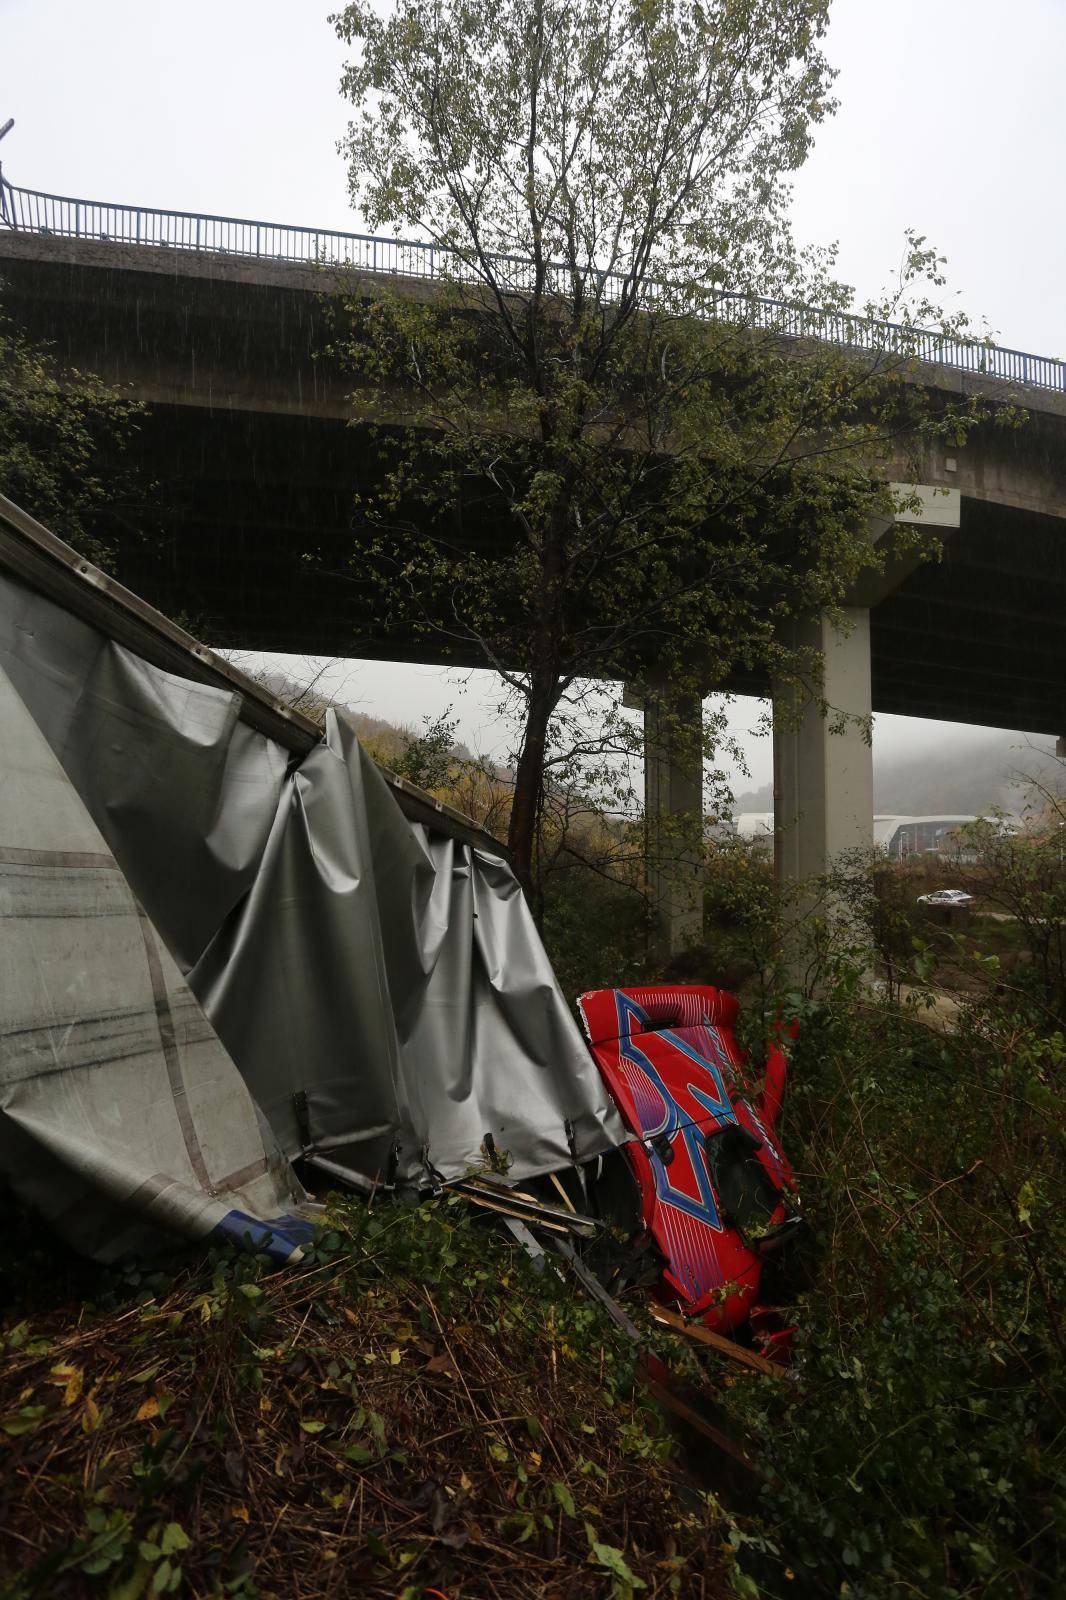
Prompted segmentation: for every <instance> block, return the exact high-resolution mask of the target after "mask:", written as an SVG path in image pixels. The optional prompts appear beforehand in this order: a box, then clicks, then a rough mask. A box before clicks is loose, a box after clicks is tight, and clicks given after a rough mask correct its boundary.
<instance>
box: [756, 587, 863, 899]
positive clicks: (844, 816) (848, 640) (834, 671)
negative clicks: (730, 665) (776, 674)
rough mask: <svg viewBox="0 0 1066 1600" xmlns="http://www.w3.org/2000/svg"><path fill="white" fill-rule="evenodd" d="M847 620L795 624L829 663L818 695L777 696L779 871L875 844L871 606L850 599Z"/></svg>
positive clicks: (821, 864)
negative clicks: (824, 707)
mask: <svg viewBox="0 0 1066 1600" xmlns="http://www.w3.org/2000/svg"><path fill="white" fill-rule="evenodd" d="M844 617H845V626H844V627H837V626H836V625H835V624H834V623H833V622H831V621H830V620H829V619H828V618H827V617H825V616H820V617H816V618H813V619H811V620H810V621H807V622H802V623H798V624H796V625H795V633H794V639H795V642H796V644H797V645H799V646H801V647H802V646H806V647H807V648H810V649H813V650H815V651H817V652H818V654H819V655H820V656H821V658H822V661H823V663H824V666H823V672H824V677H823V686H822V696H823V697H824V699H825V701H826V704H827V707H828V710H827V714H826V715H825V716H823V715H822V710H821V707H820V706H819V704H818V701H817V699H816V698H814V697H813V696H810V695H804V694H803V693H802V692H800V691H796V690H792V689H788V690H782V691H779V692H778V693H776V694H775V696H774V859H775V862H776V866H777V873H778V877H779V878H781V879H793V880H795V879H803V878H809V877H813V876H816V875H817V874H820V873H823V872H825V871H826V870H827V868H828V867H829V866H830V865H831V864H832V861H833V859H834V857H837V856H839V855H840V854H841V853H842V852H845V851H848V850H857V849H865V850H869V849H871V848H872V847H873V810H874V805H873V751H872V749H871V747H870V744H869V742H868V740H869V717H870V714H871V710H872V702H871V694H870V613H869V611H868V610H867V609H866V608H865V607H860V606H850V607H848V608H847V609H846V611H845V612H844Z"/></svg>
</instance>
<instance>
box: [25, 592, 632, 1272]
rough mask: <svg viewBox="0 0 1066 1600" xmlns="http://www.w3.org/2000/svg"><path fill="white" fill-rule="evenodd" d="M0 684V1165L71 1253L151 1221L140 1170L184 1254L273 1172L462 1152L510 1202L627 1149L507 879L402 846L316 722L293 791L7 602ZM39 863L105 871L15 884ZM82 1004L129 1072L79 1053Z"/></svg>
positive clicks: (30, 599) (369, 782) (417, 835)
mask: <svg viewBox="0 0 1066 1600" xmlns="http://www.w3.org/2000/svg"><path fill="white" fill-rule="evenodd" d="M0 669H2V671H3V674H4V679H3V683H2V689H3V695H4V698H3V702H2V709H0V719H2V720H0V727H2V730H3V737H4V751H5V759H4V771H3V777H2V779H0V785H2V786H0V929H2V933H0V938H2V943H0V985H2V991H0V1112H2V1113H3V1115H2V1116H0V1161H2V1162H3V1164H4V1165H5V1166H7V1167H8V1168H9V1169H10V1170H11V1171H12V1172H13V1173H14V1177H15V1181H16V1186H17V1187H19V1188H20V1189H22V1190H23V1192H27V1193H29V1192H31V1191H32V1198H33V1199H34V1200H35V1201H36V1203H38V1204H39V1205H41V1206H42V1208H43V1209H44V1210H45V1211H47V1212H48V1213H49V1214H50V1215H51V1216H52V1217H53V1218H55V1219H57V1220H60V1221H61V1222H64V1223H65V1225H66V1226H67V1231H68V1232H69V1233H70V1234H71V1236H72V1237H74V1238H75V1242H76V1243H78V1244H79V1245H81V1246H82V1247H83V1248H88V1249H92V1250H93V1251H94V1252H95V1253H97V1254H104V1253H111V1254H115V1253H118V1249H120V1248H122V1247H125V1245H126V1243H127V1235H128V1237H129V1239H130V1240H133V1239H134V1236H135V1234H136V1227H135V1225H134V1223H133V1221H132V1218H131V1217H130V1216H127V1217H126V1219H125V1220H124V1221H121V1222H120V1221H119V1220H117V1219H116V1218H115V1217H114V1216H112V1215H111V1214H110V1213H109V1212H107V1205H108V1204H110V1205H111V1207H112V1209H114V1202H116V1201H118V1202H119V1203H120V1205H122V1206H125V1207H127V1208H134V1209H136V1208H139V1209H140V1211H141V1212H142V1214H143V1215H144V1216H145V1217H148V1218H153V1217H154V1218H160V1217H162V1216H163V1210H162V1209H161V1208H162V1206H163V1204H164V1200H162V1199H160V1198H159V1195H160V1193H161V1192H162V1191H160V1190H159V1183H158V1181H157V1180H158V1176H159V1174H160V1173H164V1174H169V1177H168V1180H167V1181H168V1183H169V1182H171V1181H173V1183H174V1184H175V1185H177V1186H180V1187H181V1194H182V1199H181V1202H180V1204H179V1203H178V1202H177V1201H172V1203H171V1206H170V1211H169V1212H168V1213H167V1217H168V1219H169V1220H170V1221H171V1222H173V1223H174V1224H175V1225H177V1226H180V1227H182V1228H184V1229H185V1231H192V1232H197V1231H199V1232H204V1231H207V1230H208V1229H209V1228H210V1227H213V1226H217V1224H218V1222H219V1221H220V1215H219V1214H220V1213H225V1212H227V1211H229V1210H233V1211H235V1212H237V1213H247V1214H248V1215H249V1216H255V1217H259V1218H262V1219H270V1218H274V1217H276V1216H278V1215H279V1213H285V1212H287V1211H288V1210H289V1209H290V1208H291V1207H292V1206H293V1204H294V1203H295V1202H296V1200H298V1198H299V1196H298V1193H297V1188H296V1186H295V1185H294V1183H293V1180H292V1178H291V1173H289V1171H288V1167H287V1162H285V1161H284V1159H280V1160H279V1158H278V1155H277V1149H278V1147H280V1150H281V1152H283V1153H284V1156H294V1155H296V1154H298V1153H300V1152H301V1151H302V1150H305V1149H306V1148H308V1147H309V1146H313V1147H314V1148H315V1149H316V1150H318V1151H321V1152H323V1153H324V1154H328V1156H329V1157H330V1159H331V1160H333V1161H335V1162H337V1163H339V1164H340V1165H343V1166H345V1167H347V1168H350V1169H351V1170H352V1171H354V1172H355V1173H357V1174H361V1175H363V1176H365V1177H368V1178H373V1177H374V1176H375V1175H378V1174H380V1175H384V1174H385V1173H387V1172H390V1171H392V1170H395V1172H396V1175H397V1177H398V1178H399V1179H400V1180H401V1181H403V1180H407V1181H415V1182H417V1181H419V1180H420V1179H421V1177H422V1176H423V1174H425V1173H434V1172H435V1173H439V1174H441V1175H443V1176H444V1177H446V1178H447V1177H455V1176H458V1175H459V1174H461V1173H462V1172H463V1171H465V1170H466V1169H468V1168H469V1167H471V1166H476V1165H478V1164H480V1163H481V1162H482V1161H483V1159H484V1153H483V1147H484V1142H485V1136H486V1134H488V1135H491V1138H492V1141H493V1144H494V1146H495V1149H496V1150H497V1151H499V1152H506V1153H507V1155H508V1156H509V1157H510V1160H511V1168H510V1171H511V1175H512V1176H513V1177H515V1178H521V1177H523V1176H529V1175H531V1174H533V1173H537V1172H543V1171H547V1170H550V1169H552V1168H554V1167H559V1166H562V1165H564V1164H565V1163H566V1162H567V1161H569V1160H570V1159H571V1157H572V1152H573V1151H574V1150H575V1149H576V1150H577V1152H578V1153H579V1154H580V1155H581V1156H586V1155H592V1154H595V1153H596V1152H598V1151H600V1150H603V1149H606V1148H608V1147H609V1146H610V1145H611V1144H613V1143H617V1142H620V1141H621V1140H622V1139H623V1138H624V1137H625V1135H624V1132H623V1130H622V1127H621V1124H620V1122H619V1120H618V1117H617V1114H616V1112H615V1111H614V1109H613V1106H612V1105H611V1103H610V1101H609V1099H608V1097H607V1095H606V1093H605V1091H604V1088H603V1085H602V1082H601V1080H600V1077H599V1074H598V1072H597V1070H596V1068H595V1066H594V1064H593V1062H592V1060H591V1058H590V1056H589V1054H588V1052H587V1050H586V1048H585V1046H584V1043H583V1041H582V1039H581V1036H580V1034H579V1033H578V1030H577V1027H576V1025H575V1023H574V1021H573V1019H572V1018H571V1016H570V1014H569V1011H568V1009H567V1007H566V1003H565V1001H564V999H563V997H562V995H561V994H560V992H559V989H558V986H557V984H556V982H555V979H554V976H553V974H552V971H551V967H550V966H549V964H548V961H547V957H546V956H545V953H544V949H543V946H542V945H541V943H540V939H539V937H538V935H537V933H536V930H535V928H534V926H533V923H532V921H531V918H530V916H529V912H528V908H527V907H526V904H525V901H524V899H523V897H522V895H521V893H520V891H519V889H518V886H517V884H516V882H515V879H514V877H513V875H512V873H511V871H510V869H509V868H508V867H507V865H506V863H505V862H504V861H503V860H502V859H500V858H499V857H496V856H493V855H491V854H488V853H486V852H482V851H479V850H476V849H473V848H472V847H471V846H470V845H467V844H462V843H459V842H457V841H456V840H454V839H452V838H449V837H445V836H444V835H443V834H436V833H430V832H427V830H426V829H425V828H423V827H421V826H420V825H417V824H414V823H411V822H409V821H408V820H407V819H406V818H405V817H404V816H403V814H402V812H401V811H400V809H399V807H398V805H397V803H396V801H395V799H394V797H393V794H392V791H391V790H390V788H389V785H388V784H387V782H386V781H385V780H384V778H383V777H382V775H381V773H380V772H379V771H378V769H377V767H376V766H375V765H374V763H373V762H372V761H371V760H370V759H369V758H368V757H367V756H366V755H365V753H364V752H363V751H362V749H361V748H360V746H359V743H358V741H357V739H356V737H355V735H354V733H353V732H352V731H351V729H350V727H349V726H348V725H347V724H346V723H345V722H344V721H343V719H342V718H341V717H338V716H336V715H334V714H333V713H330V715H329V717H328V720H327V728H326V735H325V738H324V740H323V742H322V743H321V744H320V745H318V746H317V747H316V748H315V749H313V750H312V751H311V752H310V754H308V755H307V756H305V757H304V758H303V759H302V761H301V762H300V763H299V765H298V766H295V770H292V768H293V765H294V762H293V758H291V757H290V754H289V752H288V751H286V750H284V749H283V748H282V747H281V746H280V745H277V744H275V743H273V742H272V741H271V740H269V739H268V738H266V737H265V736H264V735H262V734H260V733H258V732H256V731H254V730H253V729H251V728H250V727H248V726H247V725H246V724H245V723H243V722H241V721H239V720H238V712H239V705H240V702H239V697H238V696H237V695H236V694H231V693H228V692H226V691H224V690H221V689H216V688H212V687H209V686H205V685H202V684H199V683H195V682H192V681H190V680H186V679H183V678H178V677H175V676H174V675H173V674H170V673H167V672H164V671H162V670H161V669H159V668H157V667H154V666H152V665H150V664H149V663H147V662H145V661H144V660H142V659H141V658H139V657H137V656H135V655H132V654H131V653H130V652H129V651H127V650H125V649H123V648H122V647H121V646H119V645H117V644H115V643H114V642H113V641H112V640H109V639H107V638H105V637H104V636H103V635H102V634H100V633H98V632H96V631H95V630H94V629H92V628H90V627H88V626H87V625H86V624H84V623H82V622H81V621H79V620H78V619H77V618H75V617H73V616H72V615H71V614H70V613H68V612H66V611H64V610H63V609H62V608H60V607H59V606H57V605H55V604H53V603H52V602H50V601H48V600H46V599H44V598H42V597H41V596H39V595H37V594H35V593H34V592H32V591H30V590H29V589H27V588H24V587H23V586H22V585H20V584H18V583H16V582H15V581H14V580H11V579H8V578H6V577H0ZM16 733H17V737H16ZM22 773H24V775H23V776H20V775H19V774H22ZM66 780H69V782H68V781H66ZM97 830H98V831H97ZM101 835H102V838H101V837H100V836H101ZM5 847H6V848H5ZM56 850H58V851H60V852H66V853H68V854H70V853H73V856H80V855H85V856H90V855H91V856H97V857H103V858H106V860H107V861H108V863H109V865H108V866H107V867H104V866H102V865H101V866H99V867H98V868H97V869H95V870H94V869H92V868H82V867H76V866H74V865H71V864H68V865H66V866H63V865H62V863H61V862H58V863H53V864H52V865H40V864H38V865H36V866H33V865H32V864H29V863H28V858H27V853H29V855H33V853H34V852H47V851H56ZM112 857H113V859H114V862H115V863H117V867H118V868H120V869H121V871H120V872H118V871H115V870H114V868H113V866H111V865H110V862H111V858H112ZM108 896H110V899H109V898H108ZM50 897H52V898H51V899H50ZM53 903H54V904H55V905H60V904H61V909H59V910H57V911H56V913H55V916H52V915H51V908H52V906H53ZM65 920H66V921H69V922H70V923H71V926H70V927H66V926H65V925H64V923H65ZM153 929H154V930H155V932H156V933H157V934H158V939H154V938H153V937H152V930H153ZM134 933H136V937H137V940H138V941H140V945H139V949H140V954H139V956H137V955H136V945H135V943H134V941H133V934H134ZM71 940H73V943H71ZM149 941H151V944H152V948H154V949H155V950H156V951H157V960H156V963H155V965H156V966H158V967H159V968H161V970H162V972H163V975H164V976H163V979H162V980H161V979H160V978H159V975H158V973H157V972H156V971H155V967H154V966H153V965H152V963H151V961H147V962H146V955H145V951H146V948H147V945H148V942H149ZM168 952H169V953H168ZM171 958H173V959H171ZM149 968H151V969H152V970H151V971H149ZM179 969H180V970H179ZM30 974H32V978H33V981H32V983H31V982H30V981H29V975H30ZM146 974H147V977H146ZM181 974H184V976H185V979H186V984H187V987H186V984H183V983H182V981H181ZM160 981H162V982H163V983H164V986H165V988H166V990H167V993H168V994H169V995H170V996H171V999H170V1002H169V1004H166V1003H164V1004H162V1005H161V1003H160V999H159V996H158V993H155V991H154V990H153V988H152V985H153V984H154V985H155V987H156V990H157V989H158V985H159V982H160ZM146 983H147V984H148V987H147V988H145V987H144V986H145V984H146ZM138 985H140V986H141V987H140V988H139V989H138ZM119 990H121V993H119V992H118V991H119ZM142 991H143V992H142ZM105 996H106V997H107V1000H108V1006H109V1007H110V1011H109V1014H111V1013H112V1012H113V1013H115V1014H118V1013H121V1015H122V1017H123V1018H124V1019H126V1022H124V1024H123V1025H124V1026H125V1025H127V1022H128V1025H129V1026H130V1028H131V1029H132V1030H133V1031H134V1033H136V1035H137V1037H136V1039H134V1040H133V1041H132V1042H131V1045H130V1048H129V1049H128V1050H127V1049H126V1048H125V1047H124V1046H123V1045H122V1043H121V1041H116V1040H114V1039H110V1038H104V1037H100V1038H97V1037H96V1036H95V1035H93V1034H92V1032H91V1030H92V1027H93V1026H94V1024H93V1022H92V1019H93V1018H94V1017H99V1016H101V1015H102V1014H103V1010H104V1007H103V1000H102V997H105ZM197 1002H199V1004H197ZM201 1008H202V1009H201ZM157 1012H158V1013H159V1015H158V1016H157ZM142 1013H143V1015H142ZM138 1018H140V1022H141V1026H138V1021H137V1019H138ZM168 1018H169V1019H170V1020H169V1021H167V1020H166V1019H168ZM149 1021H151V1022H152V1023H153V1025H154V1028H155V1032H154V1037H153V1038H149V1037H148V1036H147V1035H148V1034H149V1033H151V1029H150V1028H148V1026H147V1024H148V1022H149ZM87 1029H88V1030H89V1031H88V1032H87V1031H86V1030H87ZM168 1033H169V1035H170V1039H169V1042H168V1039H167V1035H168ZM142 1034H143V1035H144V1037H142ZM219 1041H221V1043H220V1042H219ZM176 1052H177V1053H178V1056H179V1057H181V1056H183V1057H184V1059H178V1060H177V1062H175V1053H176ZM234 1063H235V1066H236V1069H237V1070H236V1071H235V1070H234V1066H233V1064H234ZM158 1072H162V1073H163V1078H164V1080H165V1081H166V1082H167V1083H169V1085H170V1087H171V1089H173V1090H174V1092H173V1093H170V1092H169V1091H168V1092H167V1093H166V1094H164V1093H161V1092H160V1091H159V1090H158V1086H156V1084H155V1078H154V1077H153V1074H154V1073H158ZM168 1074H169V1077H168ZM241 1079H243V1085H242V1084H241V1082H240V1080H241ZM175 1082H177V1083H178V1085H179V1087H178V1088H177V1089H174V1084H175ZM194 1083H195V1084H196V1085H197V1086H198V1087H197V1088H196V1089H195V1092H194V1089H193V1087H191V1085H192V1084H194ZM245 1085H246V1086H247V1087H246V1089H245V1087H244V1086H245ZM249 1093H250V1096H251V1099H249ZM253 1102H254V1104H253ZM27 1108H30V1109H29V1110H27ZM190 1108H191V1109H190ZM256 1108H258V1109H259V1111H260V1112H261V1114H262V1116H261V1117H258V1118H257V1115H256ZM190 1117H191V1119H192V1124H193V1133H194V1134H195V1138H193V1140H192V1142H191V1148H190V1138H189V1123H190ZM264 1118H265V1124H266V1126H264V1123H263V1119H264ZM31 1124H32V1127H31ZM175 1128H176V1129H177V1130H178V1133H179V1134H180V1135H181V1149H182V1150H184V1152H185V1160H184V1164H183V1163H182V1160H181V1158H180V1151H178V1152H177V1153H175V1149H176V1147H175V1148H172V1147H173V1146H174V1139H175V1138H176V1137H177V1135H175V1134H174V1132H173V1130H174V1129H175ZM27 1139H29V1140H34V1139H36V1140H37V1141H38V1143H39V1145H40V1147H41V1148H42V1149H43V1148H46V1149H47V1150H48V1153H49V1160H50V1163H51V1164H50V1165H49V1167H48V1168H47V1169H45V1167H43V1166H42V1167H41V1168H40V1169H39V1170H38V1171H37V1174H36V1176H34V1167H33V1157H32V1154H31V1153H30V1149H29V1146H27V1144H26V1140H27ZM168 1141H169V1142H168ZM275 1141H276V1143H275ZM208 1145H210V1146H211V1147H212V1149H214V1147H215V1145H217V1147H218V1149H217V1155H218V1159H217V1160H215V1159H214V1158H213V1157H212V1160H211V1161H207V1165H206V1174H205V1171H204V1170H203V1169H204V1160H205V1159H206V1158H205V1157H204V1156H203V1151H204V1149H205V1147H206V1146H208ZM164 1147H165V1149H166V1160H165V1161H164V1160H163V1155H162V1152H163V1149H164ZM238 1148H239V1149H240V1152H241V1155H240V1159H237V1158H236V1157H235V1156H234V1157H233V1159H232V1160H231V1151H234V1152H235V1151H236V1150H237V1149H238ZM195 1150H200V1152H201V1157H200V1160H199V1162H198V1160H197V1158H196V1157H195V1156H194V1155H193V1151H195ZM251 1167H256V1168H257V1171H258V1173H259V1174H260V1176H258V1177H257V1178H255V1179H254V1184H253V1187H254V1185H258V1186H259V1187H258V1188H255V1190H254V1192H253V1190H252V1189H249V1188H248V1186H247V1182H246V1179H245V1177H244V1176H242V1169H244V1168H251ZM148 1169H151V1170H148ZM179 1169H180V1171H179ZM248 1181H251V1180H248ZM242 1184H243V1185H244V1186H243V1187H242ZM153 1185H154V1186H155V1187H153ZM146 1186H147V1187H146ZM165 1187H166V1186H165V1185H164V1189H165ZM87 1191H92V1192H93V1193H94V1194H95V1195H96V1196H97V1197H98V1198H99V1207H98V1215H97V1218H96V1220H95V1222H93V1223H89V1222H88V1221H85V1220H82V1221H80V1222H79V1223H78V1224H77V1225H76V1226H75V1225H73V1224H72V1223H71V1220H70V1218H71V1214H72V1210H74V1211H77V1210H78V1208H79V1204H80V1201H79V1197H82V1198H84V1194H85V1193H86V1192H87ZM186 1191H187V1193H186ZM174 1192H177V1191H176V1190H175V1191H174ZM164 1198H165V1196H164ZM197 1206H200V1208H201V1210H200V1212H199V1213H197V1212H196V1207H197ZM212 1207H214V1210H213V1211H212V1209H211V1208H212ZM105 1213H106V1215H105ZM197 1217H199V1220H197ZM94 1228H95V1229H96V1230H97V1231H96V1232H95V1233H93V1229H94ZM123 1230H124V1231H123ZM90 1235H91V1237H90ZM75 1236H76V1237H75ZM111 1238H113V1239H115V1240H118V1244H116V1245H112V1244H111V1243H109V1242H108V1240H109V1239H111Z"/></svg>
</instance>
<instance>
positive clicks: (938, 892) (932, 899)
mask: <svg viewBox="0 0 1066 1600" xmlns="http://www.w3.org/2000/svg"><path fill="white" fill-rule="evenodd" d="M918 904H919V905H920V906H972V905H973V895H972V894H967V893H966V890H965V889H934V890H933V892H932V894H920V895H919V896H918Z"/></svg>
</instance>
